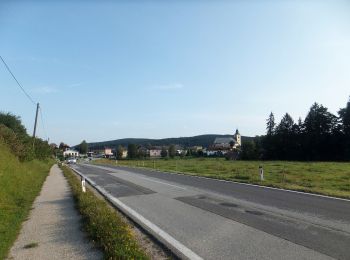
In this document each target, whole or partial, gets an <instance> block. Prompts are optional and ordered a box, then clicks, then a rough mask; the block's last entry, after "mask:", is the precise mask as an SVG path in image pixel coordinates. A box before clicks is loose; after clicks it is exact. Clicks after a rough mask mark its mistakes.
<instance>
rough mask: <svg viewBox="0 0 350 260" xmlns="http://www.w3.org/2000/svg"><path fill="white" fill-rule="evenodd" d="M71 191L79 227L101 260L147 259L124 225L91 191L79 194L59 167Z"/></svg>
mask: <svg viewBox="0 0 350 260" xmlns="http://www.w3.org/2000/svg"><path fill="white" fill-rule="evenodd" d="M62 169H63V173H64V175H65V176H66V178H67V179H68V182H69V184H70V186H71V187H72V190H73V195H74V198H75V200H76V202H77V206H78V210H79V211H80V213H81V215H82V217H83V224H84V227H85V229H86V231H87V232H88V234H89V235H90V237H91V238H92V239H93V240H94V241H95V242H97V244H98V245H99V246H100V247H101V248H102V249H103V251H104V254H105V259H148V257H147V256H146V254H145V253H144V252H143V251H142V249H141V248H140V247H139V246H138V244H137V243H136V240H135V238H134V237H133V234H132V232H131V230H130V228H129V226H128V224H127V223H126V222H125V221H124V220H123V219H122V218H121V217H120V216H118V215H117V214H116V212H115V211H114V210H113V209H111V208H110V207H109V206H108V204H107V203H106V202H105V201H103V200H100V199H98V198H97V197H96V196H95V195H94V194H93V193H92V192H91V191H89V190H87V191H86V193H83V192H82V191H81V186H80V182H79V181H78V179H77V178H76V177H75V176H74V173H72V171H71V170H70V169H69V168H67V167H62Z"/></svg>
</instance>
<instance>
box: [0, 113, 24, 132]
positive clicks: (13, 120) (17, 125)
mask: <svg viewBox="0 0 350 260" xmlns="http://www.w3.org/2000/svg"><path fill="white" fill-rule="evenodd" d="M0 124H3V125H5V126H7V127H8V128H10V129H12V131H13V132H15V134H17V135H18V136H19V137H25V136H27V131H26V128H25V127H24V126H23V125H22V122H21V118H20V117H19V116H15V115H13V114H11V113H2V112H0Z"/></svg>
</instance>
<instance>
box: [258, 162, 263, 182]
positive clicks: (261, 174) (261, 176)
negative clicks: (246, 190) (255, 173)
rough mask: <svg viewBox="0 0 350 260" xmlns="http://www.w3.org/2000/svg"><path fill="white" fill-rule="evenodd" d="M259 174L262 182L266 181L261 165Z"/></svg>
mask: <svg viewBox="0 0 350 260" xmlns="http://www.w3.org/2000/svg"><path fill="white" fill-rule="evenodd" d="M259 174H260V181H263V180H264V169H263V167H262V166H261V165H260V166H259Z"/></svg>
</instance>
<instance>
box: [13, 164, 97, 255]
mask: <svg viewBox="0 0 350 260" xmlns="http://www.w3.org/2000/svg"><path fill="white" fill-rule="evenodd" d="M19 188H20V187H19ZM33 208H34V209H33V210H32V211H31V213H30V216H29V219H28V220H27V221H26V222H24V224H23V227H22V230H21V233H20V235H19V236H18V238H17V241H16V242H15V244H14V245H13V247H12V248H11V251H10V254H9V259H102V258H103V254H102V253H101V252H100V251H99V250H97V249H95V248H94V247H93V245H92V243H91V242H89V240H88V239H87V237H86V234H85V233H83V232H82V231H81V227H82V226H81V222H80V215H79V213H78V212H77V210H76V209H75V208H74V201H73V198H72V193H71V191H70V189H69V186H68V183H67V181H66V179H65V178H64V176H63V174H62V171H61V170H60V169H59V168H58V166H57V165H54V166H53V167H52V168H51V170H50V175H49V176H48V177H47V179H46V181H45V183H44V185H43V188H42V190H41V193H40V195H39V196H38V197H37V198H36V200H35V202H34V204H33ZM35 243H37V245H36V244H35ZM29 244H33V245H32V247H31V248H25V247H26V246H28V245H29Z"/></svg>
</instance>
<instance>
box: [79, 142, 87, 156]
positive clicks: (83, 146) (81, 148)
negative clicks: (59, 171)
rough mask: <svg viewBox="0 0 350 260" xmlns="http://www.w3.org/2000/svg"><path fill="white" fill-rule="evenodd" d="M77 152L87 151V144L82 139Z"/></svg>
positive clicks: (84, 152) (83, 152)
mask: <svg viewBox="0 0 350 260" xmlns="http://www.w3.org/2000/svg"><path fill="white" fill-rule="evenodd" d="M79 152H80V153H81V154H86V153H87V152H88V144H87V143H86V141H85V140H83V141H82V142H81V143H80V145H79Z"/></svg>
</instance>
